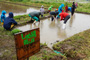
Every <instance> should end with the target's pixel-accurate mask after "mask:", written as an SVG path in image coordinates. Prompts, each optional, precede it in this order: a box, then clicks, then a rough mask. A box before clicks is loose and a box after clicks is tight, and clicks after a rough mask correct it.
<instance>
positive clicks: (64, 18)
mask: <svg viewBox="0 0 90 60" xmlns="http://www.w3.org/2000/svg"><path fill="white" fill-rule="evenodd" d="M69 18H70V15H69V14H68V13H66V12H62V13H60V21H62V20H64V24H63V29H65V25H66V23H67V21H68V20H69Z"/></svg>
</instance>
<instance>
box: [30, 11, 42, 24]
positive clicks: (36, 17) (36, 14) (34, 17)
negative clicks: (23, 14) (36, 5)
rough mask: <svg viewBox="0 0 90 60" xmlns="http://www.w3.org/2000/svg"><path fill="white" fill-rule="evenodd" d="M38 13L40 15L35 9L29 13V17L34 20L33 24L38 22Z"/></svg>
mask: <svg viewBox="0 0 90 60" xmlns="http://www.w3.org/2000/svg"><path fill="white" fill-rule="evenodd" d="M40 15H41V12H36V11H34V12H31V13H29V17H31V18H32V19H34V20H35V21H34V24H35V23H36V22H37V21H39V22H40V19H39V16H40Z"/></svg>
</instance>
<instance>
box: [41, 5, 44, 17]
mask: <svg viewBox="0 0 90 60" xmlns="http://www.w3.org/2000/svg"><path fill="white" fill-rule="evenodd" d="M40 12H41V17H43V14H44V6H43V5H42V6H41V8H40Z"/></svg>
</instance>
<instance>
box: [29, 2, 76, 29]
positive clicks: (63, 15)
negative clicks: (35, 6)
mask: <svg viewBox="0 0 90 60" xmlns="http://www.w3.org/2000/svg"><path fill="white" fill-rule="evenodd" d="M63 7H64V4H61V5H60V6H59V8H58V9H55V11H51V10H52V8H53V5H51V6H50V7H49V8H48V12H49V14H50V16H51V20H52V21H53V20H54V19H55V18H57V19H59V18H60V21H62V20H64V24H63V29H65V25H66V23H67V21H68V20H69V18H70V15H69V14H68V11H70V12H71V15H73V14H74V11H75V8H76V7H77V3H76V5H75V3H74V2H73V4H72V7H68V5H67V4H66V7H65V12H64V10H63V9H62V8H63ZM43 14H44V7H43V5H42V6H41V8H40V12H31V13H29V16H30V17H31V18H33V19H34V20H35V21H34V24H35V23H36V22H37V21H40V18H39V16H40V15H41V17H43Z"/></svg>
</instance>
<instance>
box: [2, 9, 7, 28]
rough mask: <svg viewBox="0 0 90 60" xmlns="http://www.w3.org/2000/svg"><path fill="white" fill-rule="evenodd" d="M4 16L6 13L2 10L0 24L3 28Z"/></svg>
mask: <svg viewBox="0 0 90 60" xmlns="http://www.w3.org/2000/svg"><path fill="white" fill-rule="evenodd" d="M5 14H6V11H5V10H3V11H2V14H1V24H2V27H3V24H4V21H5V18H6V16H5Z"/></svg>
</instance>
